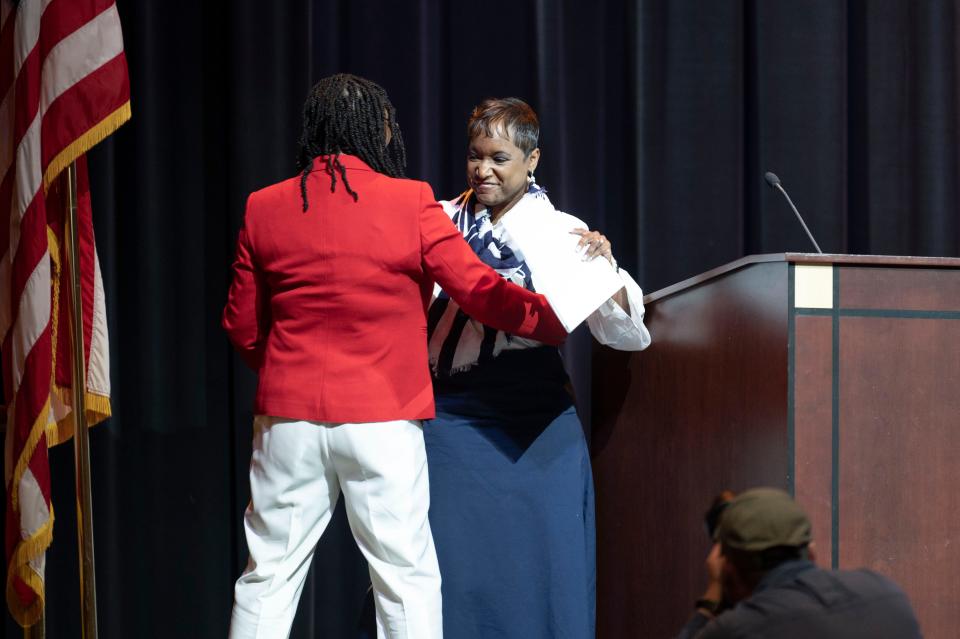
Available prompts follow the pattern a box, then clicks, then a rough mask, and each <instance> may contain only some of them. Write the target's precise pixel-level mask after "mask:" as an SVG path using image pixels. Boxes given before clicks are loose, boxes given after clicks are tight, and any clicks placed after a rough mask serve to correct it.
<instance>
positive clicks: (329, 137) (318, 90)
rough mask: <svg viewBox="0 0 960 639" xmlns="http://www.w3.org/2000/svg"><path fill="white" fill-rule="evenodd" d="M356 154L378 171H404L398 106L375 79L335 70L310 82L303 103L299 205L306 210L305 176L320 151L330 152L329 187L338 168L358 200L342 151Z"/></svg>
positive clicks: (333, 186) (334, 184) (334, 183)
mask: <svg viewBox="0 0 960 639" xmlns="http://www.w3.org/2000/svg"><path fill="white" fill-rule="evenodd" d="M385 123H389V125H390V133H391V138H390V143H389V144H384V141H385V140H386V129H385V128H384V124H385ZM341 153H349V154H350V155H356V156H357V157H359V158H360V159H361V160H363V161H364V162H366V163H367V164H368V165H369V166H370V168H372V169H373V170H374V171H377V172H378V173H383V174H385V175H389V176H391V177H404V175H403V171H404V168H406V165H407V152H406V149H405V148H404V146H403V136H402V135H401V134H400V125H399V124H397V112H396V109H394V108H393V105H392V104H391V103H390V99H389V98H388V97H387V92H386V91H384V90H383V88H381V87H380V86H379V85H378V84H376V83H374V82H371V81H370V80H366V79H364V78H360V77H357V76H355V75H350V74H349V73H338V74H336V75H332V76H330V77H327V78H324V79H322V80H320V81H319V82H317V84H315V85H314V87H313V89H311V91H310V95H309V96H307V101H306V102H305V103H304V105H303V131H302V132H301V134H300V150H299V151H298V153H297V170H299V171H300V172H301V175H300V195H301V196H302V197H303V210H304V212H306V210H307V207H308V205H307V176H308V175H310V172H311V171H312V170H313V160H314V158H316V157H317V156H320V155H332V156H333V159H332V160H330V161H328V162H327V163H326V165H327V166H326V172H327V173H329V174H330V192H331V193H332V192H333V191H334V190H335V189H336V187H337V173H340V177H341V178H342V179H343V185H344V187H346V189H347V193H349V194H350V195H352V196H353V200H354V201H355V202H356V201H357V199H358V195H357V193H356V192H355V191H354V190H353V189H352V188H351V187H350V183H349V182H348V181H347V173H346V170H345V169H344V166H343V163H342V162H340V154H341Z"/></svg>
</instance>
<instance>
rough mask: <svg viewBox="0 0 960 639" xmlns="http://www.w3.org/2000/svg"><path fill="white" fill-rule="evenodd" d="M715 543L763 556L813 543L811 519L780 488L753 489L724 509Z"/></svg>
mask: <svg viewBox="0 0 960 639" xmlns="http://www.w3.org/2000/svg"><path fill="white" fill-rule="evenodd" d="M714 539H715V540H716V541H719V542H721V543H723V544H724V545H725V546H729V547H730V548H735V549H737V550H744V551H747V552H759V551H761V550H766V549H767V548H774V547H776V546H793V547H800V546H806V545H807V544H809V543H810V539H811V536H810V519H809V518H808V517H807V514H806V513H805V512H803V509H802V508H800V505H799V504H797V502H795V501H794V500H793V498H792V497H790V495H788V494H787V493H785V492H784V491H782V490H779V489H777V488H753V489H751V490H748V491H745V492H743V493H740V494H739V495H737V496H736V497H735V498H734V499H733V501H731V502H730V504H729V505H728V506H727V507H726V509H724V511H723V514H722V515H721V516H720V524H719V525H718V526H717V532H716V534H715V535H714Z"/></svg>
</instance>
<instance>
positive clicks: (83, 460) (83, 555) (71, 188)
mask: <svg viewBox="0 0 960 639" xmlns="http://www.w3.org/2000/svg"><path fill="white" fill-rule="evenodd" d="M67 187H68V188H67V190H68V194H69V195H68V197H69V205H68V209H67V228H66V231H67V236H68V240H67V247H68V248H67V263H68V266H67V268H68V269H69V271H70V291H71V295H70V310H71V316H70V336H71V341H72V343H73V392H72V395H73V419H74V421H73V423H74V431H73V457H74V466H75V471H76V489H77V546H78V548H79V551H80V620H81V624H82V630H83V632H82V634H81V637H83V639H97V580H96V573H95V570H94V561H93V500H92V497H91V494H90V440H89V433H88V431H87V411H86V410H85V404H86V402H85V398H86V396H87V388H86V379H87V375H86V370H85V369H86V367H85V365H84V364H85V360H84V353H83V298H82V297H81V292H80V268H79V264H78V263H77V260H78V255H79V253H80V249H79V238H78V235H77V163H76V161H74V162H71V163H70V166H69V168H68V169H67Z"/></svg>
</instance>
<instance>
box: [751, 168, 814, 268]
mask: <svg viewBox="0 0 960 639" xmlns="http://www.w3.org/2000/svg"><path fill="white" fill-rule="evenodd" d="M763 179H764V180H766V181H767V184H769V185H770V188H773V189H776V190H778V191H780V192H781V193H783V197H785V198H787V204H789V205H790V208H791V209H793V214H794V215H796V216H797V219H798V220H799V221H800V226H802V227H803V230H804V231H805V232H806V234H807V237H809V238H810V242H812V243H813V248H815V249H817V253H820V254H821V255H822V254H823V251H821V250H820V245H819V244H817V241H816V240H815V239H813V233H811V232H810V229H808V228H807V223H806V222H804V221H803V217H802V216H801V215H800V211H798V210H797V207H796V206H794V205H793V200H791V199H790V196H789V195H787V192H786V191H785V190H784V188H783V185H781V184H780V178H778V177H777V174H776V173H772V172H770V171H767V172H766V173H764V175H763Z"/></svg>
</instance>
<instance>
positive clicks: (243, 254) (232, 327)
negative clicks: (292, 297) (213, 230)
mask: <svg viewBox="0 0 960 639" xmlns="http://www.w3.org/2000/svg"><path fill="white" fill-rule="evenodd" d="M249 214H250V199H248V200H247V215H245V216H244V222H243V226H242V227H241V228H240V237H239V238H238V240H237V257H236V260H234V262H233V281H232V282H231V284H230V292H229V294H228V295H227V305H226V307H224V309H223V321H222V323H223V328H224V330H226V332H227V337H229V338H230V342H231V343H232V344H233V347H234V348H235V349H237V352H238V353H239V354H240V356H241V357H242V358H243V360H244V361H245V362H246V363H247V365H248V366H250V367H251V368H252V369H254V370H259V369H260V365H261V364H262V363H263V352H264V346H265V345H266V338H267V332H268V331H269V330H270V316H269V309H270V307H269V303H270V295H269V291H268V289H267V286H266V282H265V280H264V276H263V273H262V272H261V271H260V270H259V269H258V268H257V266H256V263H255V261H254V256H253V251H252V249H251V246H250V238H249V229H248V226H247V223H248V217H249Z"/></svg>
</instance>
